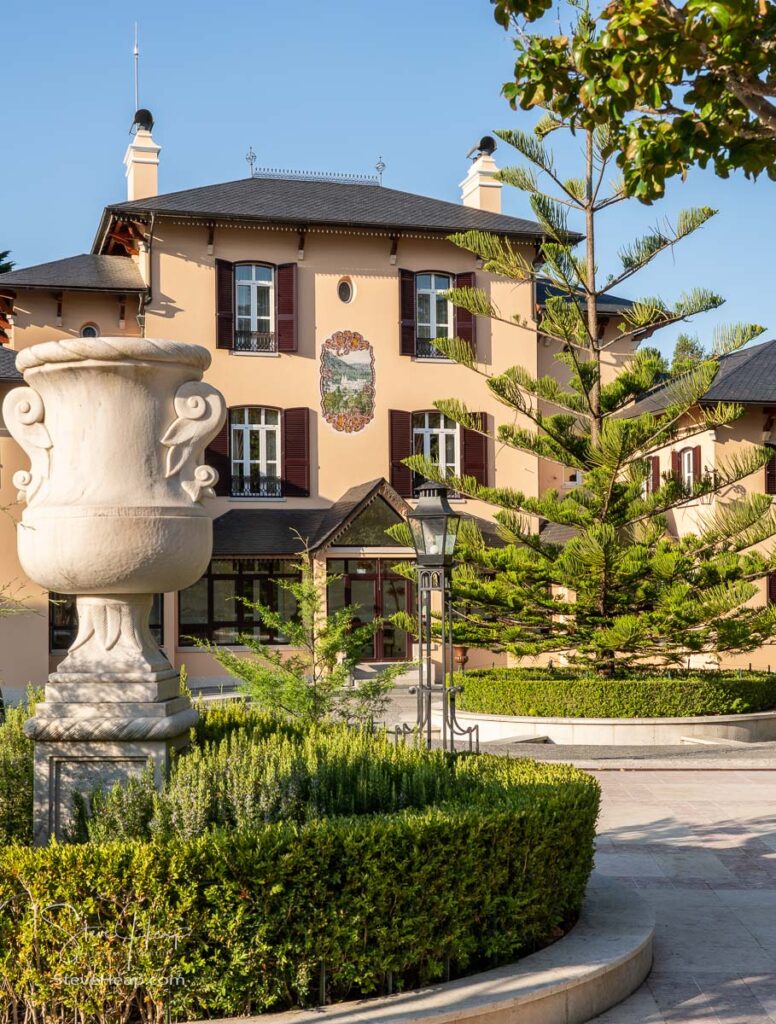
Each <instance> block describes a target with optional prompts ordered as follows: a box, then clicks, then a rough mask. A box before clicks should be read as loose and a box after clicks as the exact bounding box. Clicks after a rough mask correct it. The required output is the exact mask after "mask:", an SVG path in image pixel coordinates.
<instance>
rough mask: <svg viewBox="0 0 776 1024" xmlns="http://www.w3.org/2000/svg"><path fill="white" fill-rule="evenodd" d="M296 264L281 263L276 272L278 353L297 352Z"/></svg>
mask: <svg viewBox="0 0 776 1024" xmlns="http://www.w3.org/2000/svg"><path fill="white" fill-rule="evenodd" d="M296 292H297V270H296V263H281V264H280V266H279V267H278V269H277V270H276V271H275V331H276V334H277V343H278V352H296V350H297V335H298V327H297V315H296V309H297V294H296Z"/></svg>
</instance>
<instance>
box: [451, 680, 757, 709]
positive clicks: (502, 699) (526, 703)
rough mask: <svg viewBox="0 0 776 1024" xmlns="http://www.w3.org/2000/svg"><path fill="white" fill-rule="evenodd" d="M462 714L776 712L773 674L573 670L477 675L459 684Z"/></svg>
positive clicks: (459, 704)
mask: <svg viewBox="0 0 776 1024" xmlns="http://www.w3.org/2000/svg"><path fill="white" fill-rule="evenodd" d="M456 681H457V682H459V683H461V684H463V687H464V690H463V693H462V694H461V695H460V697H459V699H458V701H459V703H458V706H459V707H460V708H461V709H462V710H465V711H479V712H481V713H482V714H488V715H519V716H524V715H537V716H540V717H542V718H684V717H691V716H694V715H730V714H743V713H745V712H754V711H770V710H772V709H776V674H771V673H769V672H733V671H730V672H715V671H708V672H694V673H693V672H684V673H682V672H672V673H670V674H668V673H665V674H661V675H657V674H651V675H648V674H643V675H639V674H638V673H631V674H628V675H626V676H623V677H618V678H614V679H604V678H601V677H600V676H593V675H588V674H582V673H579V672H575V671H574V670H563V669H560V670H553V671H548V670H547V669H524V668H498V669H478V670H475V671H473V672H466V673H465V674H463V675H460V676H457V677H456Z"/></svg>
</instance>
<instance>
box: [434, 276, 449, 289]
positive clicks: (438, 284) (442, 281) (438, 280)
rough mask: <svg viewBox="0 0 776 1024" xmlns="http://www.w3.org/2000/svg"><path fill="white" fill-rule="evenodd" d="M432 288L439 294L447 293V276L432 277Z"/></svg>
mask: <svg viewBox="0 0 776 1024" xmlns="http://www.w3.org/2000/svg"><path fill="white" fill-rule="evenodd" d="M434 287H435V288H437V289H438V290H439V291H440V292H443V291H447V289H448V288H449V287H450V278H449V277H448V276H447V274H435V275H434Z"/></svg>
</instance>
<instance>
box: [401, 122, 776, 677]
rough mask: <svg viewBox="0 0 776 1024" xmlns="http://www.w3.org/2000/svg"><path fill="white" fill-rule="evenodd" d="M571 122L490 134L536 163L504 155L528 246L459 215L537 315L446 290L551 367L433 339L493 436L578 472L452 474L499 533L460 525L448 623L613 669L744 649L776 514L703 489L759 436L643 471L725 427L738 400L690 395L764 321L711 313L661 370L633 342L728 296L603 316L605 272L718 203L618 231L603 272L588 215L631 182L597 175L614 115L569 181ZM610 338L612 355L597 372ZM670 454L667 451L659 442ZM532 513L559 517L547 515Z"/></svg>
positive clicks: (750, 642)
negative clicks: (525, 292)
mask: <svg viewBox="0 0 776 1024" xmlns="http://www.w3.org/2000/svg"><path fill="white" fill-rule="evenodd" d="M563 127H566V128H569V127H570V128H575V125H573V124H569V123H568V122H563V121H562V120H560V119H558V118H557V117H556V116H555V115H552V116H551V117H550V118H548V119H546V120H545V121H544V122H543V123H541V124H540V125H539V126H538V128H537V130H536V133H535V134H534V135H527V134H524V133H522V132H518V131H510V132H500V133H499V135H500V137H501V138H502V139H503V140H504V141H505V142H507V143H508V144H510V145H511V146H513V147H514V148H515V149H516V150H517V152H518V154H519V155H520V156H521V157H522V158H523V159H524V160H525V161H527V162H528V164H529V165H530V167H531V170H530V172H529V171H523V172H522V173H517V172H516V171H515V170H513V169H511V168H509V169H507V170H505V171H504V172H502V178H503V180H504V181H511V182H513V183H517V185H518V187H522V188H523V189H527V191H528V192H529V198H530V202H531V205H532V207H533V210H534V213H535V214H536V216H537V217H538V218H539V219H540V220H541V221H542V222H543V223H544V225H545V228H546V240H545V242H544V243H543V244H542V246H541V250H540V259H539V261H538V263H529V262H528V261H527V260H521V258H520V257H519V256H518V255H517V254H516V253H515V252H513V251H512V250H509V249H508V247H507V245H506V243H504V242H502V241H501V240H500V239H497V238H494V237H492V236H488V235H483V234H480V233H478V232H466V233H464V234H459V235H457V236H454V237H453V241H455V242H456V243H457V244H458V245H460V246H462V247H463V248H465V249H468V250H469V251H470V252H472V253H474V254H475V255H477V256H479V257H480V258H481V259H483V260H484V265H485V269H486V270H494V269H495V268H498V269H497V271H496V272H497V273H500V274H501V275H502V276H506V277H509V278H512V279H513V280H515V281H517V282H526V281H530V280H541V281H542V282H543V284H544V285H548V284H549V288H548V289H547V290H546V291H547V294H548V296H549V297H548V298H547V299H546V301H545V304H544V307H543V308H542V309H541V311H540V312H539V313H538V323H537V324H536V326H535V327H534V326H533V325H527V324H525V323H524V322H523V321H522V320H521V319H520V317H519V316H511V315H510V314H509V313H508V312H502V311H500V310H497V309H496V308H495V306H494V304H493V302H492V300H491V299H490V298H489V297H488V296H486V294H485V293H484V292H477V291H476V290H472V289H466V290H460V289H458V290H456V289H453V290H452V291H451V292H450V293H449V296H450V299H451V300H452V301H453V302H454V303H455V304H456V305H457V306H460V307H462V308H464V309H466V310H469V311H470V312H472V313H474V314H476V315H478V316H483V315H486V316H489V317H491V318H493V319H497V320H500V321H503V322H505V323H508V324H511V325H512V326H513V327H514V328H515V329H516V330H520V331H522V330H529V331H531V332H533V331H534V330H536V331H538V334H539V335H541V336H543V337H544V338H545V339H548V340H549V342H550V343H552V344H554V345H555V350H556V354H555V357H554V358H555V360H556V362H557V364H558V368H557V371H556V372H555V373H554V374H552V375H546V376H542V377H536V376H534V375H532V373H531V372H530V371H529V370H527V369H526V368H525V367H523V366H514V367H511V368H509V369H507V370H505V371H503V372H500V373H490V372H488V371H487V370H486V369H485V368H483V367H480V366H478V365H475V364H474V363H473V361H472V358H471V356H470V355H468V356H466V357H462V356H461V351H460V350H461V346H460V345H459V343H458V341H457V340H456V339H452V340H448V339H444V338H440V339H437V340H436V341H435V342H434V344H435V345H436V346H437V347H438V348H439V349H440V350H442V351H444V352H446V354H447V355H448V356H450V357H451V358H454V359H458V361H459V362H463V363H464V364H465V365H467V366H469V368H470V369H472V371H473V372H476V373H478V374H480V375H481V377H482V378H484V381H485V384H486V386H487V388H488V389H489V391H490V392H491V393H492V394H493V395H494V396H495V397H496V398H497V399H498V401H499V402H500V403H501V404H502V405H503V406H504V408H505V411H506V412H507V413H508V420H507V422H505V423H503V424H502V425H500V426H498V427H497V429H496V431H495V436H494V440H495V441H496V443H497V445H499V446H504V447H507V448H512V449H515V450H517V451H521V452H525V453H528V454H529V455H531V456H538V458H539V459H540V460H544V461H545V462H547V463H557V464H560V465H561V466H563V467H570V468H572V469H575V470H577V472H578V475H579V477H580V480H581V482H580V485H579V486H577V487H575V488H574V489H571V490H569V491H567V492H560V491H557V490H549V491H547V492H546V493H542V494H537V493H526V492H524V491H521V490H518V489H516V488H515V487H505V486H501V487H486V486H482V485H480V484H478V483H477V481H476V480H474V479H473V478H471V477H454V478H452V479H448V481H447V482H448V483H449V484H450V485H451V486H452V487H453V488H454V489H455V490H457V491H459V492H461V493H462V494H465V495H468V496H469V497H472V498H478V499H481V500H484V501H486V502H489V503H490V504H492V505H494V506H496V507H497V508H498V510H499V511H498V512H497V515H496V518H497V520H498V523H499V524H500V529H501V533H502V536H503V538H504V540H505V542H506V546H505V547H503V548H498V547H494V546H489V545H487V544H485V543H484V541H483V539H482V537H481V536H479V535H478V534H477V531H475V530H473V529H472V528H468V529H467V530H466V531H464V534H463V536H462V543H461V555H462V558H463V564H462V565H461V566H460V567H459V568H458V570H457V571H456V574H455V587H456V598H457V605H458V608H459V612H460V613H461V614H460V615H459V618H458V626H457V628H458V631H459V633H458V636H457V639H458V641H459V642H470V643H476V644H479V645H481V646H485V647H490V648H493V649H497V650H509V651H512V652H514V653H515V654H518V655H537V654H542V653H547V652H561V651H563V652H566V653H568V654H569V657H570V658H571V659H572V660H575V661H577V662H582V663H585V664H587V665H590V666H592V667H593V668H595V669H596V670H598V671H601V672H605V673H611V672H613V671H614V670H615V668H624V667H626V666H627V665H629V664H633V663H635V662H638V661H640V660H641V659H643V658H650V659H652V660H654V661H657V662H662V663H664V664H666V665H677V664H683V663H684V662H685V661H686V659H687V658H688V657H689V656H691V655H693V654H698V655H700V654H703V655H707V656H712V657H718V656H719V655H720V654H721V653H723V652H730V651H745V650H751V649H753V648H755V647H757V646H758V645H759V644H761V643H767V642H770V640H771V639H772V637H773V634H774V631H775V630H776V611H774V608H773V607H768V608H762V607H751V606H750V601H751V599H752V598H753V597H754V596H755V594H756V593H757V586H756V581H757V579H758V578H759V577H761V576H762V575H763V574H764V573H766V572H767V571H769V570H770V568H771V565H772V556H771V555H770V554H769V553H764V552H763V550H762V545H763V544H765V542H767V541H768V540H769V539H770V537H771V536H772V535H773V534H774V532H776V518H775V517H774V513H773V508H772V505H771V501H770V498H768V497H767V496H765V495H761V494H753V495H750V496H748V497H745V498H741V499H739V500H735V501H726V502H721V501H719V500H716V501H713V499H715V496H719V495H720V493H722V492H727V491H728V490H729V488H731V487H732V486H733V485H736V484H738V483H739V482H740V481H742V480H744V479H745V478H746V477H749V476H751V475H752V474H753V473H756V472H758V471H760V470H761V469H762V467H763V466H764V464H765V462H766V461H767V459H768V456H769V452H768V450H767V449H764V448H761V447H758V446H756V445H749V446H744V447H743V449H739V450H738V454H736V455H734V456H731V457H729V458H728V459H727V460H726V461H724V462H722V463H721V464H720V463H719V462H718V463H717V465H716V466H715V467H714V468H713V470H709V469H708V468H707V470H706V471H705V472H703V473H702V474H701V476H700V478H699V479H697V478H696V479H695V480H694V481H693V483H692V486H687V485H686V484H685V482H683V480H682V479H680V478H679V477H678V476H675V475H673V474H672V473H671V472H664V473H663V475H662V479H661V480H660V481H659V486H656V487H655V486H653V484H654V480H653V476H652V467H651V464H650V462H649V457H650V456H651V455H654V454H655V453H656V452H658V451H660V450H661V449H666V448H671V447H684V446H686V445H687V444H688V442H690V441H691V440H692V439H694V438H697V437H698V436H700V435H703V434H706V435H707V436H709V435H708V432H709V431H714V430H715V429H719V430H724V428H725V427H726V425H728V424H729V423H731V422H733V421H734V420H735V419H737V418H738V417H739V416H740V415H741V414H742V412H743V410H742V408H741V407H740V406H735V405H730V404H727V405H722V404H718V405H716V406H713V407H704V406H702V405H699V401H700V399H701V398H702V397H703V395H704V394H705V393H706V392H707V391H708V389H709V387H710V385H711V384H712V382H713V380H714V378H715V375H716V373H717V370H718V366H719V360H720V359H721V358H722V357H723V356H725V355H726V354H728V353H730V352H733V351H736V350H737V349H739V348H740V347H742V346H743V345H745V344H746V343H747V342H749V341H750V340H751V339H753V338H755V337H756V336H757V335H759V334H760V333H761V332H762V330H763V328H761V327H759V326H757V325H749V324H738V325H734V326H732V327H724V328H720V329H718V330H717V332H716V335H715V339H714V343H713V345H712V348H711V351H710V352H709V354H708V355H707V356H705V357H704V358H703V359H701V360H700V361H692V362H691V365H689V366H688V367H687V368H686V369H685V370H684V371H683V372H680V373H676V372H674V373H667V372H666V365H665V361H664V360H663V359H662V357H661V356H660V354H659V353H658V352H657V351H656V350H655V349H653V348H649V347H647V348H643V349H640V345H641V343H642V341H643V340H645V339H647V338H649V337H651V336H652V335H653V334H654V333H655V332H656V331H658V330H660V329H661V328H663V327H665V326H667V325H669V324H673V323H677V322H683V321H686V320H687V319H689V318H690V317H692V316H695V315H696V314H699V313H702V312H704V311H706V310H710V309H715V308H716V307H718V306H719V305H720V304H721V303H722V301H723V300H722V299H721V298H720V297H719V296H718V295H716V294H714V293H711V292H709V291H707V290H705V289H702V288H694V289H691V290H689V291H687V292H685V293H684V294H682V295H680V296H679V297H678V298H675V299H673V300H672V301H668V300H665V299H661V298H655V297H647V298H644V299H641V300H638V301H635V302H634V303H633V305H632V306H631V307H630V308H624V309H623V310H622V312H621V314H620V315H618V316H617V317H616V318H615V320H616V322H613V323H610V324H609V326H608V327H607V328H606V330H604V329H603V327H604V324H603V321H602V318H601V316H600V315H599V312H598V307H599V302H600V299H601V296H602V295H603V294H604V291H605V289H608V288H610V287H616V286H617V285H618V284H620V283H621V282H623V281H625V280H628V279H629V278H630V277H631V276H632V275H634V274H635V273H636V272H637V271H638V270H639V269H641V268H642V267H644V266H646V265H648V264H649V263H651V262H652V260H654V259H655V258H657V257H658V256H659V255H660V254H661V253H663V252H665V251H666V250H668V249H669V248H672V247H673V246H674V245H675V244H677V243H678V242H679V241H681V240H682V239H683V238H685V237H688V236H689V235H691V234H693V233H695V232H696V231H698V230H700V229H701V228H702V227H703V225H704V224H706V222H707V221H708V220H709V218H710V217H712V216H713V215H714V212H715V211H713V210H710V209H708V208H706V207H701V208H698V209H693V210H687V211H685V212H683V213H682V214H680V215H679V217H678V218H677V221H676V223H675V224H673V225H671V224H668V223H663V224H661V225H659V226H658V227H656V228H654V229H652V230H650V231H648V232H647V233H645V235H644V236H643V237H642V238H640V239H637V240H636V241H635V242H633V243H631V244H629V245H624V246H623V247H622V248H621V250H620V254H619V258H620V266H619V267H617V268H615V269H614V271H613V272H612V273H611V274H610V275H609V276H608V277H603V280H602V275H599V273H598V271H597V268H596V262H595V246H596V231H597V227H598V221H599V219H600V217H601V215H602V214H603V212H604V211H606V210H608V209H610V208H612V207H613V206H615V205H616V204H617V203H619V202H621V201H622V200H623V199H624V198H625V196H624V194H623V193H622V192H621V191H620V190H619V189H618V187H617V186H616V185H615V187H614V191H611V192H610V191H607V190H605V189H604V187H603V185H602V183H603V182H604V180H605V178H606V172H607V168H608V165H609V163H610V161H611V156H610V155H609V154H610V153H611V138H610V136H609V133H608V132H607V131H606V130H603V131H602V130H586V131H584V133H583V137H584V139H585V147H586V152H585V167H584V169H583V176H582V178H581V180H579V183H578V184H574V185H573V186H571V185H569V184H568V182H564V179H563V178H562V176H561V174H560V171H559V170H558V169H557V168H556V166H555V162H554V159H553V157H552V155H551V153H550V152H549V150H548V149H547V147H546V143H545V136H546V134H547V133H548V132H549V131H550V130H552V131H555V130H558V129H560V128H563ZM542 177H543V178H544V179H545V180H546V179H550V181H551V183H552V185H554V190H553V192H552V194H548V193H544V192H540V191H539V184H538V182H539V180H540V179H541V178H542ZM572 211H576V212H577V213H579V214H581V215H582V217H583V218H584V225H585V234H584V241H583V243H582V244H583V246H584V253H583V254H580V253H579V252H578V248H579V246H578V243H577V241H576V237H577V236H571V235H570V234H569V231H568V227H567V223H566V215H567V212H572ZM612 349H613V350H614V351H615V352H616V353H618V355H617V356H616V360H617V361H618V363H619V364H620V365H619V369H618V370H617V371H616V372H615V371H613V370H612V369H611V368H610V369H609V371H608V372H607V373H605V372H604V364H605V360H606V359H607V354H608V352H609V350H612ZM628 353H630V354H629V355H628ZM623 354H625V355H626V357H625V361H624V363H623ZM655 387H657V388H659V389H660V397H661V401H660V402H659V403H658V405H657V407H656V408H652V409H651V410H650V411H639V410H638V408H636V409H635V410H634V399H636V398H638V397H639V396H641V395H642V394H643V393H644V392H646V391H649V390H650V389H651V388H655ZM434 405H435V407H436V408H437V409H439V410H440V411H441V412H444V413H445V414H446V415H447V416H449V417H451V418H452V419H453V420H455V421H457V422H458V423H459V424H461V425H462V426H464V427H467V428H468V429H476V430H480V431H482V430H483V428H482V425H481V424H480V421H479V418H477V417H474V416H472V415H471V413H470V412H469V411H468V409H467V407H466V405H465V403H463V402H462V401H460V400H459V399H451V398H448V399H443V400H439V401H437V402H435V403H434ZM663 458H664V462H663V465H664V467H665V453H664V456H663ZM407 462H408V464H409V465H411V467H412V468H413V469H414V470H415V471H416V472H419V473H422V474H424V475H425V476H427V477H429V478H432V479H440V471H439V468H438V467H437V466H435V465H434V464H432V463H430V462H428V461H427V460H425V459H423V458H422V457H420V456H413V457H411V458H410V459H408V460H407ZM712 501H713V503H711V502H712ZM700 502H709V503H710V504H709V505H708V508H707V509H706V511H705V513H704V514H703V515H702V516H701V518H702V525H701V527H700V529H699V530H698V532H697V533H693V534H690V535H687V536H682V537H679V538H677V537H675V536H673V535H672V534H671V532H670V530H669V525H670V520H671V519H672V517H674V516H675V515H676V514H677V513H679V514H681V510H682V509H683V508H685V507H686V506H687V505H689V504H691V503H692V504H694V505H698V504H699V503H700ZM538 525H542V526H545V527H546V526H552V529H550V530H548V531H546V532H545V531H543V530H542V531H540V530H539V529H537V526H538Z"/></svg>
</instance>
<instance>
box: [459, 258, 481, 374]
mask: <svg viewBox="0 0 776 1024" xmlns="http://www.w3.org/2000/svg"><path fill="white" fill-rule="evenodd" d="M476 284H477V281H476V278H475V276H474V274H472V273H467V274H457V275H456V278H455V287H456V288H475V287H476ZM455 336H456V338H460V339H461V340H462V341H468V343H469V344H470V345H471V348H472V352H474V353H475V354H476V352H477V317H476V316H474V314H473V313H469V312H468V310H465V309H461V307H460V306H456V307H455Z"/></svg>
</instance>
